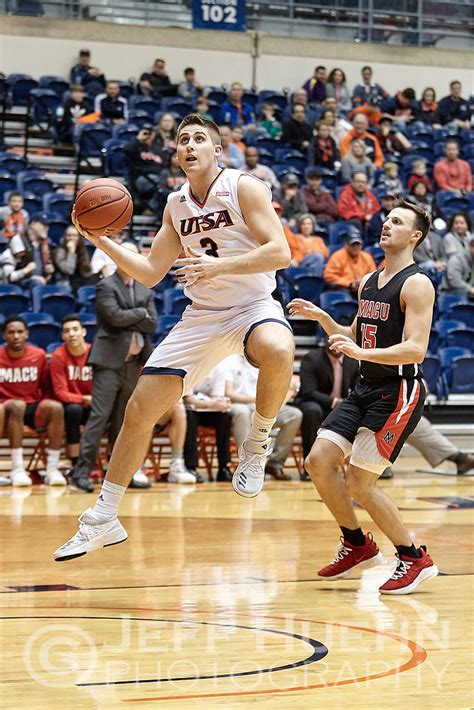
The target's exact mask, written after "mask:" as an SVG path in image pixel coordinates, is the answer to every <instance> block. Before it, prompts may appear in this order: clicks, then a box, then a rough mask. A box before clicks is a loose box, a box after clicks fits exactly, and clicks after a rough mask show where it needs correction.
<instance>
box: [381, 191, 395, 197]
mask: <svg viewBox="0 0 474 710" xmlns="http://www.w3.org/2000/svg"><path fill="white" fill-rule="evenodd" d="M380 197H382V199H383V198H384V197H393V199H395V197H396V195H395V193H394V191H393V190H381V191H380Z"/></svg>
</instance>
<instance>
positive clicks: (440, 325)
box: [434, 318, 464, 340]
mask: <svg viewBox="0 0 474 710" xmlns="http://www.w3.org/2000/svg"><path fill="white" fill-rule="evenodd" d="M459 328H464V323H463V322H462V321H460V320H451V319H449V318H443V319H441V320H439V321H438V322H437V323H436V325H435V326H434V329H435V330H436V331H437V332H438V335H439V337H440V339H441V340H445V339H446V337H447V335H448V333H449V331H450V330H457V329H459Z"/></svg>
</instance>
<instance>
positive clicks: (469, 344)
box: [446, 328, 474, 353]
mask: <svg viewBox="0 0 474 710" xmlns="http://www.w3.org/2000/svg"><path fill="white" fill-rule="evenodd" d="M446 342H447V344H448V347H452V348H453V347H457V348H468V349H469V350H470V351H471V352H473V353H474V328H456V329H455V330H450V331H449V332H448V333H447V335H446Z"/></svg>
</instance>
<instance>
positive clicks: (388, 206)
mask: <svg viewBox="0 0 474 710" xmlns="http://www.w3.org/2000/svg"><path fill="white" fill-rule="evenodd" d="M380 199H381V206H380V209H379V210H378V212H375V213H374V214H373V215H372V217H371V218H370V222H369V224H368V225H367V242H368V243H369V244H378V243H379V241H380V235H381V234H382V226H383V223H384V222H385V220H386V219H387V216H388V214H389V212H391V211H392V209H393V203H394V201H395V194H394V193H393V192H391V191H390V190H387V191H386V192H385V194H383V195H381V197H380Z"/></svg>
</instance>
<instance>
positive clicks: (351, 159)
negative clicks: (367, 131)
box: [341, 140, 375, 185]
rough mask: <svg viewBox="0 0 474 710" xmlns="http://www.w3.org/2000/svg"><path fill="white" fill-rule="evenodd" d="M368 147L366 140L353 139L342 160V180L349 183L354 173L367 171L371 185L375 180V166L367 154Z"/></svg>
mask: <svg viewBox="0 0 474 710" xmlns="http://www.w3.org/2000/svg"><path fill="white" fill-rule="evenodd" d="M366 152H367V148H366V145H365V143H364V141H361V140H353V141H352V143H351V145H350V148H349V152H348V153H347V155H346V156H345V157H344V158H343V159H342V161H341V182H343V183H348V182H350V181H351V180H352V177H353V175H354V173H365V175H366V176H367V181H368V184H369V185H372V183H373V181H374V173H375V166H374V164H373V162H372V161H371V159H370V158H369V157H368V156H367V155H366Z"/></svg>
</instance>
